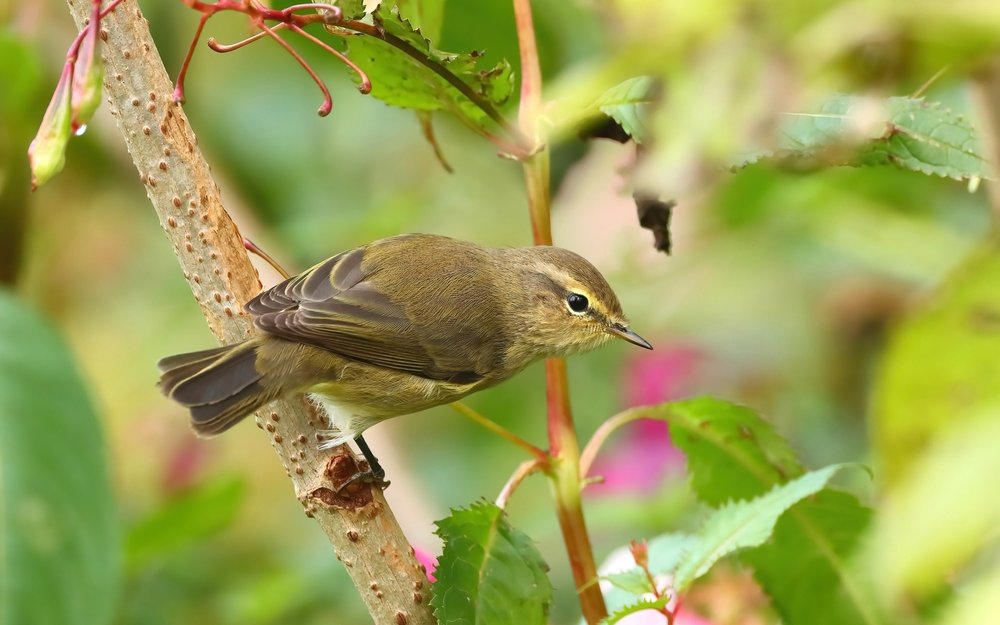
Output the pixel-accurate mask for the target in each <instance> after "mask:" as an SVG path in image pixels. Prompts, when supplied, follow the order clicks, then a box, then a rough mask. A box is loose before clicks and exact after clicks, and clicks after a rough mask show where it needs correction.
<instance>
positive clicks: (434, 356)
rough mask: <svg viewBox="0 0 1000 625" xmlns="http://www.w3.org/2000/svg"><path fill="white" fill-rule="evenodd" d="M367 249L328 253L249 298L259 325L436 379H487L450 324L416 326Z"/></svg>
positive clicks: (287, 336) (355, 357) (345, 354)
mask: <svg viewBox="0 0 1000 625" xmlns="http://www.w3.org/2000/svg"><path fill="white" fill-rule="evenodd" d="M365 250H366V248H363V247H362V248H357V249H354V250H350V251H347V252H344V253H342V254H339V255H337V256H334V257H333V258H330V259H327V260H325V261H323V262H322V263H320V264H318V265H316V266H315V267H313V268H312V269H309V270H308V271H306V272H305V273H302V274H300V275H298V276H295V277H293V278H290V279H288V280H286V281H285V282H282V283H281V284H278V285H276V286H274V287H273V288H271V289H269V290H267V291H265V292H263V293H261V294H260V295H258V296H257V297H255V298H254V299H253V300H251V301H250V302H249V303H248V304H247V305H246V310H247V312H249V313H250V314H251V315H253V316H254V323H255V324H256V325H257V327H259V328H261V329H262V330H265V331H266V332H269V333H271V334H274V335H277V336H279V337H282V338H285V339H289V340H293V341H299V342H304V343H309V344H311V345H315V346H317V347H321V348H323V349H326V350H329V351H331V352H333V353H335V354H338V355H340V356H343V357H345V358H349V359H352V360H357V361H361V362H366V363H369V364H372V365H376V366H379V367H385V368H388V369H396V370H398V371H403V372H406V373H411V374H414V375H418V376H421V377H424V378H428V379H432V380H448V381H453V382H456V383H463V384H465V383H472V382H475V381H477V380H479V379H480V378H482V374H483V372H482V371H477V369H481V368H482V367H481V366H479V367H477V366H476V363H475V362H474V355H470V354H467V353H466V352H465V351H464V350H461V349H457V348H456V345H455V344H454V343H455V342H454V341H448V340H447V338H448V332H447V329H446V328H441V327H437V328H432V329H421V328H417V327H415V326H414V325H413V324H412V323H411V322H410V320H409V318H408V317H407V315H406V313H405V311H404V310H403V308H402V307H400V306H399V305H398V304H396V303H395V302H393V301H392V300H391V299H390V298H389V297H388V296H387V295H386V294H385V293H382V292H381V291H380V290H379V289H378V288H377V287H376V286H375V285H374V284H373V283H372V282H371V280H370V278H371V277H372V276H371V275H366V272H365V270H364V269H363V268H362V260H363V258H364V254H365Z"/></svg>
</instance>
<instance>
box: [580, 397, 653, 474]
mask: <svg viewBox="0 0 1000 625" xmlns="http://www.w3.org/2000/svg"><path fill="white" fill-rule="evenodd" d="M645 416H646V413H645V412H644V411H643V409H642V408H633V409H630V410H625V411H624V412H619V413H618V414H616V415H615V416H613V417H611V418H610V419H608V420H607V421H605V422H604V423H602V424H601V425H600V426H599V427H598V428H597V430H596V431H595V432H594V435H593V436H591V437H590V440H589V441H587V444H586V445H585V446H584V448H583V453H582V454H580V479H581V480H588V481H589V480H591V479H592V478H589V477H588V473H590V467H591V466H592V465H593V464H594V460H595V459H596V458H597V454H598V452H599V451H600V450H601V446H602V445H604V443H605V441H607V439H608V437H609V436H611V434H613V433H614V432H615V430H617V429H618V428H620V427H622V426H624V425H627V424H629V423H631V422H633V421H638V420H639V419H642V418H644V417H645Z"/></svg>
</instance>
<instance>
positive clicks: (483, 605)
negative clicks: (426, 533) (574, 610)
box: [431, 502, 552, 625]
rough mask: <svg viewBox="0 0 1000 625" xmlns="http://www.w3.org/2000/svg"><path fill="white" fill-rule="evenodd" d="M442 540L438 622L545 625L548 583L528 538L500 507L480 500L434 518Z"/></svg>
mask: <svg viewBox="0 0 1000 625" xmlns="http://www.w3.org/2000/svg"><path fill="white" fill-rule="evenodd" d="M437 526H438V530H437V534H438V536H440V537H441V538H443V539H444V550H443V552H442V553H441V557H440V558H438V565H437V569H436V570H435V573H434V575H435V576H436V577H437V581H436V582H435V583H434V588H433V595H434V596H433V598H432V599H431V604H432V605H433V606H434V614H435V616H436V617H437V619H438V621H439V622H440V623H441V624H442V625H450V624H452V623H455V624H459V623H461V624H462V625H508V624H509V625H535V624H537V625H543V624H544V623H546V622H547V616H548V611H549V603H550V602H551V600H552V586H551V584H550V583H549V579H548V577H547V575H546V573H547V571H548V566H546V564H545V562H544V561H543V560H542V556H541V555H540V554H539V553H538V549H537V548H536V547H535V545H534V543H532V542H531V539H530V538H528V536H526V535H525V534H523V533H522V532H520V531H518V530H516V529H514V528H513V527H512V526H511V525H510V524H509V523H508V522H507V519H506V517H505V515H504V512H503V510H501V509H500V508H498V507H497V506H495V505H493V504H491V503H486V502H481V503H476V504H474V505H472V506H471V507H469V508H466V509H461V510H454V511H452V514H451V516H449V517H448V518H446V519H443V520H441V521H438V522H437Z"/></svg>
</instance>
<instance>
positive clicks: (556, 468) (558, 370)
mask: <svg viewBox="0 0 1000 625" xmlns="http://www.w3.org/2000/svg"><path fill="white" fill-rule="evenodd" d="M513 2H514V21H515V24H516V26H517V42H518V48H519V51H520V56H521V102H520V108H519V110H518V123H519V125H520V129H521V133H522V135H524V136H525V137H527V139H528V141H530V142H531V144H532V145H533V146H538V145H540V144H541V141H540V139H539V135H538V122H539V115H540V113H541V111H542V72H541V67H540V65H539V62H538V47H537V44H536V43H535V27H534V24H533V22H532V17H531V0H513ZM523 169H524V177H525V184H526V186H527V190H528V205H529V210H530V214H531V229H532V233H533V235H534V240H535V244H536V245H551V244H552V222H551V217H550V210H549V206H550V192H549V152H548V150H546V149H544V147H543V148H541V149H538V148H533V149H532V151H531V155H530V156H529V157H528V158H527V159H525V160H524V166H523ZM545 374H546V381H547V393H546V394H547V404H548V434H549V455H550V456H551V461H550V462H551V469H550V471H549V476H550V478H551V479H552V490H553V494H554V496H555V500H556V514H557V516H558V518H559V527H560V529H561V530H562V534H563V541H564V542H565V543H566V552H567V555H568V556H569V562H570V568H571V569H572V571H573V580H574V582H575V584H576V589H577V595H578V597H579V601H580V608H581V611H582V612H583V617H584V618H585V619H586V621H587V623H589V624H590V625H597V623H599V622H600V621H601V620H602V619H604V618H605V617H606V616H607V613H608V611H607V608H606V607H605V605H604V595H602V594H601V588H600V586H599V585H598V584H594V583H593V581H594V580H595V579H596V578H597V565H596V563H595V562H594V552H593V548H592V547H591V545H590V536H589V535H588V534H587V526H586V523H585V522H584V518H583V504H582V502H581V491H582V490H583V485H582V483H581V480H580V466H579V463H580V447H579V444H578V443H577V439H576V428H575V426H574V424H573V414H572V411H571V409H570V403H569V382H568V380H567V377H566V362H565V361H563V360H561V359H552V360H548V361H547V362H546V363H545Z"/></svg>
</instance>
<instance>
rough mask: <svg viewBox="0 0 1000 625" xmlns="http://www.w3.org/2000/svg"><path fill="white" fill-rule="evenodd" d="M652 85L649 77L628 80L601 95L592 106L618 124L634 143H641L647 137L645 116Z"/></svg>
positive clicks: (650, 99)
mask: <svg viewBox="0 0 1000 625" xmlns="http://www.w3.org/2000/svg"><path fill="white" fill-rule="evenodd" d="M652 85H653V79H652V78H651V77H649V76H636V77H634V78H629V79H628V80H625V81H623V82H621V83H618V84H617V85H615V86H614V87H611V88H610V89H608V90H607V91H605V92H604V93H602V94H601V95H600V96H599V97H598V98H597V99H596V100H594V103H593V105H592V106H593V107H594V108H595V109H597V111H600V112H601V113H604V114H605V115H607V116H608V117H610V118H611V119H613V120H615V121H616V122H618V125H620V126H621V127H622V130H624V131H625V132H626V133H628V135H629V136H630V137H632V138H633V139H634V140H635V142H636V143H642V142H643V140H644V139H645V138H647V137H648V136H649V130H648V128H647V127H646V121H645V116H646V108H647V107H648V106H649V103H650V102H651V101H652V97H651V95H650V92H651V90H652ZM594 112H596V111H594Z"/></svg>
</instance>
